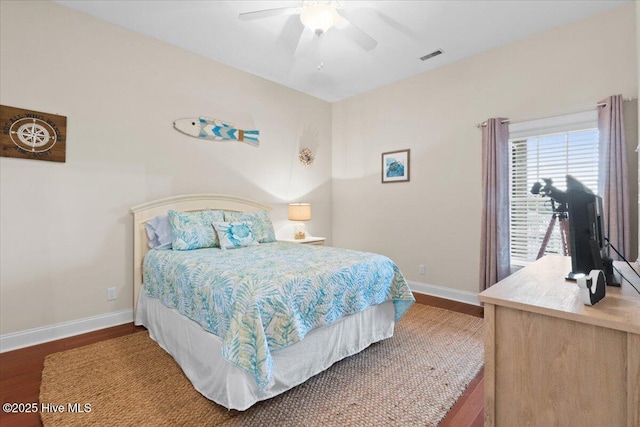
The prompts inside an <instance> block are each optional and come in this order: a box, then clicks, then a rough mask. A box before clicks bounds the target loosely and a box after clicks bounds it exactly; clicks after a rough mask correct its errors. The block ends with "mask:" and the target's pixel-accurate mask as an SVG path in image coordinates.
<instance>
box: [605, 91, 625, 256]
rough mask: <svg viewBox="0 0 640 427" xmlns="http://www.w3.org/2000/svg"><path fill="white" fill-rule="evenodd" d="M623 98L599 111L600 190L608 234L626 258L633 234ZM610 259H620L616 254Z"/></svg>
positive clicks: (615, 98) (610, 101)
mask: <svg viewBox="0 0 640 427" xmlns="http://www.w3.org/2000/svg"><path fill="white" fill-rule="evenodd" d="M622 102H623V100H622V95H614V96H610V97H608V98H607V99H603V100H602V101H600V103H601V104H602V103H604V104H606V105H604V106H601V107H599V108H598V132H599V135H600V140H599V149H600V175H599V182H598V186H599V188H600V194H602V204H603V209H604V212H603V213H604V221H605V224H604V231H605V236H606V237H608V238H609V241H610V242H611V244H612V245H613V246H614V247H615V248H616V249H617V250H618V251H619V252H621V253H622V254H623V255H624V256H625V257H629V256H630V254H631V235H630V232H629V226H630V222H629V211H630V207H631V206H630V204H629V172H628V164H627V149H626V140H625V135H624V117H623V114H622ZM609 255H610V257H611V258H613V259H618V256H617V255H616V253H615V252H614V251H611V252H610V254H609Z"/></svg>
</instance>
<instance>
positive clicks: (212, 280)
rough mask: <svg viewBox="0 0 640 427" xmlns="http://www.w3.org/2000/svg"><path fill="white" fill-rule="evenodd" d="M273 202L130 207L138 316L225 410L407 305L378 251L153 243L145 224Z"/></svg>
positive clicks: (264, 393) (238, 212) (371, 336)
mask: <svg viewBox="0 0 640 427" xmlns="http://www.w3.org/2000/svg"><path fill="white" fill-rule="evenodd" d="M269 210H270V207H268V206H266V205H262V204H260V203H256V202H253V201H251V200H247V199H243V198H239V197H234V196H228V195H216V194H196V195H185V196H176V197H170V198H165V199H160V200H156V201H152V202H149V203H145V204H142V205H138V206H135V207H133V208H131V212H132V214H133V216H134V295H133V297H134V310H135V323H136V324H137V325H143V326H145V327H146V328H147V329H148V331H149V335H150V337H151V338H152V339H154V340H155V341H156V342H158V344H159V345H160V346H161V347H162V348H163V349H164V350H165V351H167V352H168V353H169V354H171V356H172V357H173V358H174V359H175V360H176V362H177V363H178V364H179V365H180V367H181V368H182V370H183V371H184V373H185V375H186V376H187V378H189V380H190V381H191V382H192V384H193V386H194V387H195V388H196V390H198V391H199V392H200V393H201V394H202V395H204V396H205V397H207V398H208V399H210V400H212V401H214V402H216V403H218V404H220V405H222V406H224V407H226V408H229V409H236V410H246V409H247V408H249V407H250V406H252V405H253V404H255V403H256V402H258V401H261V400H265V399H269V398H271V397H273V396H276V395H278V394H280V393H283V392H285V391H286V390H288V389H290V388H292V387H295V386H296V385H298V384H301V383H303V382H304V381H306V380H307V379H309V378H310V377H312V376H314V375H316V374H318V373H320V372H322V371H324V370H325V369H327V368H329V367H330V366H331V365H332V364H333V363H335V362H337V361H339V360H341V359H343V358H345V357H348V356H351V355H353V354H356V353H358V352H360V351H362V350H364V349H365V348H367V347H368V346H369V345H371V344H372V343H375V342H378V341H380V340H383V339H386V338H389V337H391V336H392V335H393V330H394V325H395V323H396V322H397V320H399V318H400V317H401V316H402V315H403V314H404V313H405V312H406V310H407V309H408V308H409V306H410V305H411V304H412V303H413V302H414V299H413V295H412V294H411V292H410V291H409V289H408V287H407V284H406V281H405V280H404V278H403V276H402V274H401V273H400V271H399V269H398V268H397V266H396V265H395V264H394V263H393V262H391V260H389V259H388V258H386V257H383V256H381V255H377V254H369V253H364V252H357V251H349V250H345V249H339V248H330V247H322V246H315V245H300V244H297V243H287V242H278V241H272V240H275V238H273V239H267V241H266V242H265V243H259V244H249V245H247V246H243V247H241V248H239V249H227V250H223V249H221V248H219V247H205V248H198V249H194V250H156V249H149V236H148V234H147V230H146V225H147V223H148V222H152V221H155V218H157V217H158V216H159V215H165V214H167V212H169V211H172V214H174V215H177V214H176V212H180V213H192V214H199V213H207V214H208V213H209V212H211V211H215V212H225V213H226V214H225V215H226V216H227V217H230V216H233V215H235V216H236V217H238V218H242V215H249V217H250V218H251V215H257V214H258V213H266V212H268V211H269ZM187 215H188V214H187ZM214 224H216V227H218V226H222V224H227V225H228V224H230V223H229V222H225V223H215V222H214ZM232 224H239V225H243V224H245V225H248V226H251V224H252V223H251V222H247V223H242V222H237V223H232ZM269 224H270V221H269ZM216 229H217V230H218V236H220V238H222V233H221V232H220V229H218V228H216ZM174 230H175V229H174ZM254 231H255V230H254ZM218 243H219V244H220V245H221V246H223V247H224V246H225V242H223V241H222V240H220V241H219V242H218ZM176 248H177V246H175V245H174V249H176Z"/></svg>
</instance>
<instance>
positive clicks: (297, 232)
mask: <svg viewBox="0 0 640 427" xmlns="http://www.w3.org/2000/svg"><path fill="white" fill-rule="evenodd" d="M293 238H294V239H295V240H304V239H306V238H307V230H306V227H305V226H304V223H302V222H298V223H296V224H295V225H294V226H293Z"/></svg>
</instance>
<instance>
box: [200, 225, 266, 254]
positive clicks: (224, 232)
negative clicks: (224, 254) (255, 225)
mask: <svg viewBox="0 0 640 427" xmlns="http://www.w3.org/2000/svg"><path fill="white" fill-rule="evenodd" d="M211 225H212V226H213V228H214V229H215V230H216V233H217V234H218V239H219V240H220V249H223V250H224V249H237V248H244V247H245V246H255V245H257V244H258V241H257V240H256V238H255V236H254V235H253V232H252V231H251V222H249V221H238V222H212V223H211Z"/></svg>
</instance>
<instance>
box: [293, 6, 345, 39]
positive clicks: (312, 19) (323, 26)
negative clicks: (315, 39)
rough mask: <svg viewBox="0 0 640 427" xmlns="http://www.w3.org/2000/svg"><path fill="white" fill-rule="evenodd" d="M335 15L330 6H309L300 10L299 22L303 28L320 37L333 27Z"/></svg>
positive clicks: (333, 9) (333, 8)
mask: <svg viewBox="0 0 640 427" xmlns="http://www.w3.org/2000/svg"><path fill="white" fill-rule="evenodd" d="M337 15H338V13H337V12H336V8H335V7H334V6H332V5H330V4H310V5H305V6H304V7H303V8H302V12H300V21H302V24H303V25H304V26H305V27H307V28H309V29H311V30H312V31H313V32H314V33H316V34H318V35H320V34H323V33H325V32H327V31H328V30H329V29H330V28H331V27H333V26H334V25H335V22H336V20H337Z"/></svg>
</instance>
